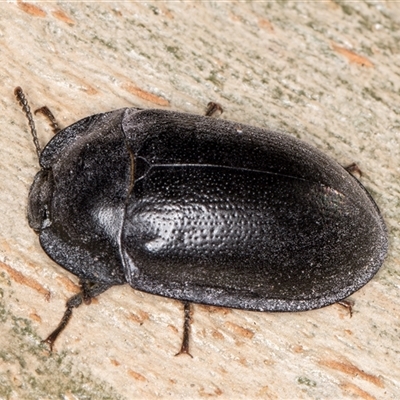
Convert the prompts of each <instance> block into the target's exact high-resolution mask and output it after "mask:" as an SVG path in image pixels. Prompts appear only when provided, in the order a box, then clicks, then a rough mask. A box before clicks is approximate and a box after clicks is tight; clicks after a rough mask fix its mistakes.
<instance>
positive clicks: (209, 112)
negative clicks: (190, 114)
mask: <svg viewBox="0 0 400 400" xmlns="http://www.w3.org/2000/svg"><path fill="white" fill-rule="evenodd" d="M223 112H224V110H223V108H222V107H221V105H220V104H218V103H214V102H213V101H210V102H209V103H208V104H207V108H206V113H205V114H204V115H205V116H206V117H214V118H218V117H219V116H220V115H221V114H222V113H223Z"/></svg>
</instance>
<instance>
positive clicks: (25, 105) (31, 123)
mask: <svg viewBox="0 0 400 400" xmlns="http://www.w3.org/2000/svg"><path fill="white" fill-rule="evenodd" d="M14 94H15V97H16V98H17V100H18V103H19V104H20V106H21V108H22V111H23V112H24V113H25V115H26V118H27V119H28V123H29V127H30V129H31V135H32V137H33V143H34V145H35V147H36V153H37V156H38V159H40V154H41V153H42V149H41V148H40V144H39V139H38V136H37V132H36V128H35V122H34V121H33V116H32V113H31V108H30V107H29V104H28V100H27V99H26V97H25V94H24V92H23V91H22V89H21V88H20V87H19V86H18V87H16V88H15V90H14Z"/></svg>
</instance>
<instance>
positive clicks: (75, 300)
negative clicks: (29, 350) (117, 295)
mask: <svg viewBox="0 0 400 400" xmlns="http://www.w3.org/2000/svg"><path fill="white" fill-rule="evenodd" d="M80 284H81V289H82V290H81V291H80V292H79V293H78V294H76V295H74V296H72V297H70V298H69V299H68V301H67V304H66V307H67V309H66V310H65V312H64V315H63V317H62V318H61V321H60V323H59V324H58V326H57V328H56V329H54V331H53V332H52V333H50V335H49V336H47V338H46V339H44V340H42V343H47V344H48V345H49V347H50V351H53V346H54V342H55V341H56V339H57V338H58V336H59V335H60V333H61V332H62V331H63V330H64V329H65V327H66V326H67V324H68V322H69V320H70V319H71V317H72V310H73V309H74V308H77V307H79V306H80V305H81V304H82V303H85V304H88V305H89V304H90V302H91V300H92V299H93V298H94V297H96V296H98V295H99V294H101V293H103V292H105V291H106V290H107V289H108V288H109V287H110V285H109V284H104V283H101V282H100V283H94V282H90V281H81V282H80Z"/></svg>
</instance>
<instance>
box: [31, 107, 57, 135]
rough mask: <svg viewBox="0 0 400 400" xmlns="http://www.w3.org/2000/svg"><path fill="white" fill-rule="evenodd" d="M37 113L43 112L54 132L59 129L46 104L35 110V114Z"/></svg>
mask: <svg viewBox="0 0 400 400" xmlns="http://www.w3.org/2000/svg"><path fill="white" fill-rule="evenodd" d="M37 113H40V114H43V115H44V116H45V117H46V118H47V119H48V120H49V121H50V125H51V129H53V133H54V134H56V133H57V132H58V131H59V130H60V127H59V126H58V122H57V120H56V118H55V117H54V115H53V113H52V112H51V111H50V109H49V108H48V107H47V106H43V107H41V108H38V109H37V110H35V115H36V114H37Z"/></svg>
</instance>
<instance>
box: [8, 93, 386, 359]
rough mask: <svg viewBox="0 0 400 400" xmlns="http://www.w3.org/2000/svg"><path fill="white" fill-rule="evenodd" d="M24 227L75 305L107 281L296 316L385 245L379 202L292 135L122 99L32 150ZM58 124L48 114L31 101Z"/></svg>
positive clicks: (329, 298)
mask: <svg viewBox="0 0 400 400" xmlns="http://www.w3.org/2000/svg"><path fill="white" fill-rule="evenodd" d="M15 94H16V96H17V98H18V100H19V102H20V103H21V105H22V107H23V108H24V110H25V112H26V114H27V116H28V119H29V122H30V125H31V130H32V134H33V137H34V141H35V144H36V149H37V152H38V155H39V157H40V166H41V171H40V172H39V173H38V174H37V175H36V177H35V180H34V182H33V185H32V187H31V190H30V193H29V209H28V217H29V224H30V226H31V227H32V228H33V229H34V230H35V231H36V232H38V233H39V234H40V243H41V245H42V247H43V249H44V251H45V252H46V253H47V254H48V255H49V256H50V257H51V258H52V259H53V260H54V261H55V262H56V263H58V264H60V265H61V266H62V267H63V268H65V269H66V270H68V271H70V272H72V273H73V274H74V275H76V276H77V277H79V279H80V284H81V288H82V291H81V293H79V294H77V295H75V296H73V297H72V298H71V299H69V300H68V302H67V309H66V312H65V314H64V317H63V319H62V321H61V323H60V324H59V326H58V327H57V329H56V330H55V331H54V332H53V333H52V334H51V335H50V336H49V337H48V338H47V339H46V342H48V343H49V344H50V347H52V346H53V343H54V341H55V339H56V338H57V336H58V334H59V333H60V332H61V331H62V330H63V329H64V327H65V325H66V324H67V322H68V320H69V318H70V316H71V314H72V309H73V308H74V307H77V306H79V305H80V304H81V303H82V301H84V302H86V303H89V302H90V299H91V298H93V297H95V296H97V295H99V294H100V293H102V292H104V291H105V290H107V289H108V288H109V287H111V286H113V285H121V284H124V283H126V282H127V283H129V284H130V285H131V286H132V287H133V288H135V289H138V290H142V291H144V292H149V293H153V294H157V295H161V296H166V297H171V298H174V299H178V300H181V301H183V302H184V304H185V324H184V341H183V344H182V348H181V352H186V353H188V332H189V326H190V308H189V304H190V303H191V302H194V303H201V304H209V305H214V306H224V307H233V308H239V309H247V310H258V311H304V310H310V309H315V308H319V307H324V306H327V305H330V304H332V303H335V302H340V301H341V300H342V299H345V298H346V297H348V296H349V295H351V294H352V293H353V292H355V291H356V290H358V289H360V288H361V287H362V286H364V285H365V284H366V283H367V282H368V281H369V280H370V279H371V278H372V277H373V276H374V275H375V273H376V272H377V271H378V269H379V268H380V266H381V264H382V262H383V260H384V258H385V255H386V252H387V246H388V242H387V232H386V227H385V224H384V221H383V219H382V217H381V215H380V212H379V210H378V207H377V206H376V204H375V202H374V200H373V199H372V198H371V196H370V195H369V193H368V192H367V190H366V189H365V188H364V187H363V186H362V185H361V183H360V182H359V181H358V180H357V179H356V178H355V177H354V176H353V175H351V173H349V171H348V170H346V169H345V168H343V167H342V166H340V165H339V164H338V163H336V162H335V161H333V160H332V159H330V158H329V157H327V156H326V155H324V154H323V153H322V152H320V151H319V150H317V149H315V148H314V147H312V146H310V145H308V144H306V143H303V142H301V141H300V140H298V139H295V138H293V137H291V136H288V135H285V134H281V133H276V132H270V131H267V130H264V129H260V128H255V127H251V126H246V125H242V124H239V123H236V122H229V121H224V120H216V119H214V118H210V117H209V116H208V115H211V114H212V113H213V112H214V111H215V108H213V106H211V108H210V109H209V110H208V112H207V113H206V116H197V115H190V114H183V113H177V112H171V111H163V110H142V109H138V108H125V109H120V110H116V111H110V112H106V113H103V114H96V115H92V116H90V117H87V118H84V119H82V120H80V121H78V122H76V123H74V124H72V125H71V126H69V127H67V128H65V129H63V130H61V131H59V132H58V133H57V134H56V135H55V137H54V138H53V139H52V140H51V141H50V142H49V143H48V144H47V146H46V147H45V148H44V149H43V151H41V150H40V147H39V145H38V140H37V135H36V132H35V129H34V124H33V119H32V116H31V114H30V111H29V106H28V105H27V102H26V100H25V97H24V95H23V92H22V90H21V89H20V88H17V89H16V90H15ZM41 111H42V112H45V114H46V115H47V116H48V117H49V118H50V120H51V121H52V123H53V127H54V129H55V130H57V126H56V124H55V120H54V117H52V115H51V113H50V112H49V111H48V109H47V108H44V109H41Z"/></svg>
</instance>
